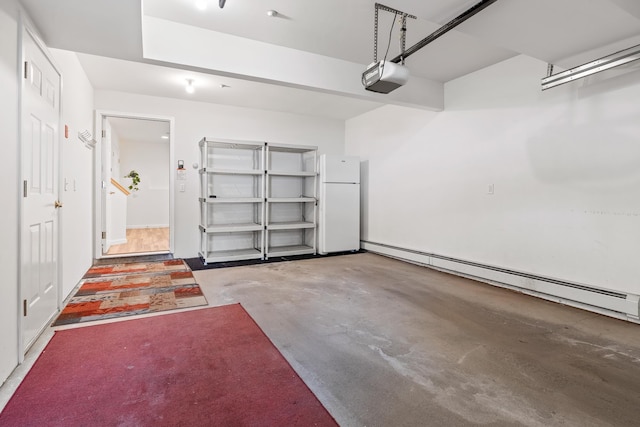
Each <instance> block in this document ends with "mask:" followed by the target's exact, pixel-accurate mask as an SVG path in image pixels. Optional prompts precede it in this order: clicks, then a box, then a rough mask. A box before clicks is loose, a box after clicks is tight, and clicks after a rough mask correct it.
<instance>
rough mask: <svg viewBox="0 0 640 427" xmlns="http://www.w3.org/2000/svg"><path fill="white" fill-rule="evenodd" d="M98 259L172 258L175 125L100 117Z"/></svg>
mask: <svg viewBox="0 0 640 427" xmlns="http://www.w3.org/2000/svg"><path fill="white" fill-rule="evenodd" d="M96 123H97V124H98V126H97V127H98V129H97V135H100V136H101V149H100V150H98V152H97V153H96V154H97V156H96V157H97V165H96V166H97V167H96V171H97V173H98V174H99V175H100V176H99V177H98V178H97V180H96V181H97V182H98V183H99V188H98V191H97V192H96V194H97V195H98V197H97V199H98V200H97V204H98V206H97V208H96V213H98V215H97V218H96V230H97V231H98V232H97V233H96V254H97V256H96V258H112V257H122V256H142V255H152V254H153V255H155V254H170V253H173V175H172V173H171V170H172V168H171V165H172V164H173V119H172V118H167V117H157V116H140V115H132V114H122V113H111V112H98V114H97V117H96Z"/></svg>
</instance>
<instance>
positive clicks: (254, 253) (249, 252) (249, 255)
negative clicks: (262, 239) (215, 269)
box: [199, 248, 262, 263]
mask: <svg viewBox="0 0 640 427" xmlns="http://www.w3.org/2000/svg"><path fill="white" fill-rule="evenodd" d="M199 255H200V257H201V258H202V259H204V261H205V263H209V262H221V261H241V260H245V259H260V258H262V252H261V251H260V250H258V249H254V248H249V249H235V250H228V251H209V252H207V253H206V254H205V253H203V252H200V253H199Z"/></svg>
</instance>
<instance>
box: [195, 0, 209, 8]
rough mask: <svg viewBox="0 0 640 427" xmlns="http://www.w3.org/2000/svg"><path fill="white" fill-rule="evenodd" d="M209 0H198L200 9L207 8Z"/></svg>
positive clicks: (197, 3)
mask: <svg viewBox="0 0 640 427" xmlns="http://www.w3.org/2000/svg"><path fill="white" fill-rule="evenodd" d="M207 6H208V4H207V0H196V8H197V9H198V10H207Z"/></svg>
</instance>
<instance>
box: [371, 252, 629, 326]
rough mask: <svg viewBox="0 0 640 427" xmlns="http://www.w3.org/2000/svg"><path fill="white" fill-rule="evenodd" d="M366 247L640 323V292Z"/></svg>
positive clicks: (436, 256)
mask: <svg viewBox="0 0 640 427" xmlns="http://www.w3.org/2000/svg"><path fill="white" fill-rule="evenodd" d="M361 246H362V249H365V250H367V251H370V252H374V253H378V254H380V255H385V256H389V257H392V258H397V259H400V260H403V261H408V262H412V263H414V264H419V265H422V266H425V267H429V268H433V269H436V270H440V271H444V272H447V273H451V274H455V275H458V276H462V277H467V278H470V279H474V280H478V281H480V282H484V283H488V284H490V285H494V286H499V287H503V288H508V289H512V290H515V291H517V292H521V293H525V294H528V295H532V296H536V297H539V298H543V299H546V300H549V301H554V302H557V303H560V304H565V305H569V306H572V307H577V308H581V309H584V310H589V311H593V312H596V313H600V314H604V315H607V316H610V317H615V318H618V319H623V320H628V321H631V322H635V323H640V319H639V318H640V296H639V295H634V294H627V293H623V292H616V291H610V290H607V289H600V288H596V287H592V286H587V285H582V284H579V283H571V282H568V281H563V280H558V279H553V278H549V277H543V276H537V275H533V274H529V273H523V272H519V271H514V270H508V269H504V268H500V267H494V266H490V265H484V264H479V263H475V262H470V261H465V260H460V259H454V258H450V257H445V256H441V255H437V254H429V253H425V252H419V251H414V250H411V249H405V248H400V247H397V246H391V245H386V244H383V243H375V242H368V241H361Z"/></svg>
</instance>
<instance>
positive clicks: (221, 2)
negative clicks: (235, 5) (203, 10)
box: [218, 0, 227, 9]
mask: <svg viewBox="0 0 640 427" xmlns="http://www.w3.org/2000/svg"><path fill="white" fill-rule="evenodd" d="M226 1H227V0H219V1H218V5H219V6H220V9H222V8H223V7H224V4H225V2H226Z"/></svg>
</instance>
